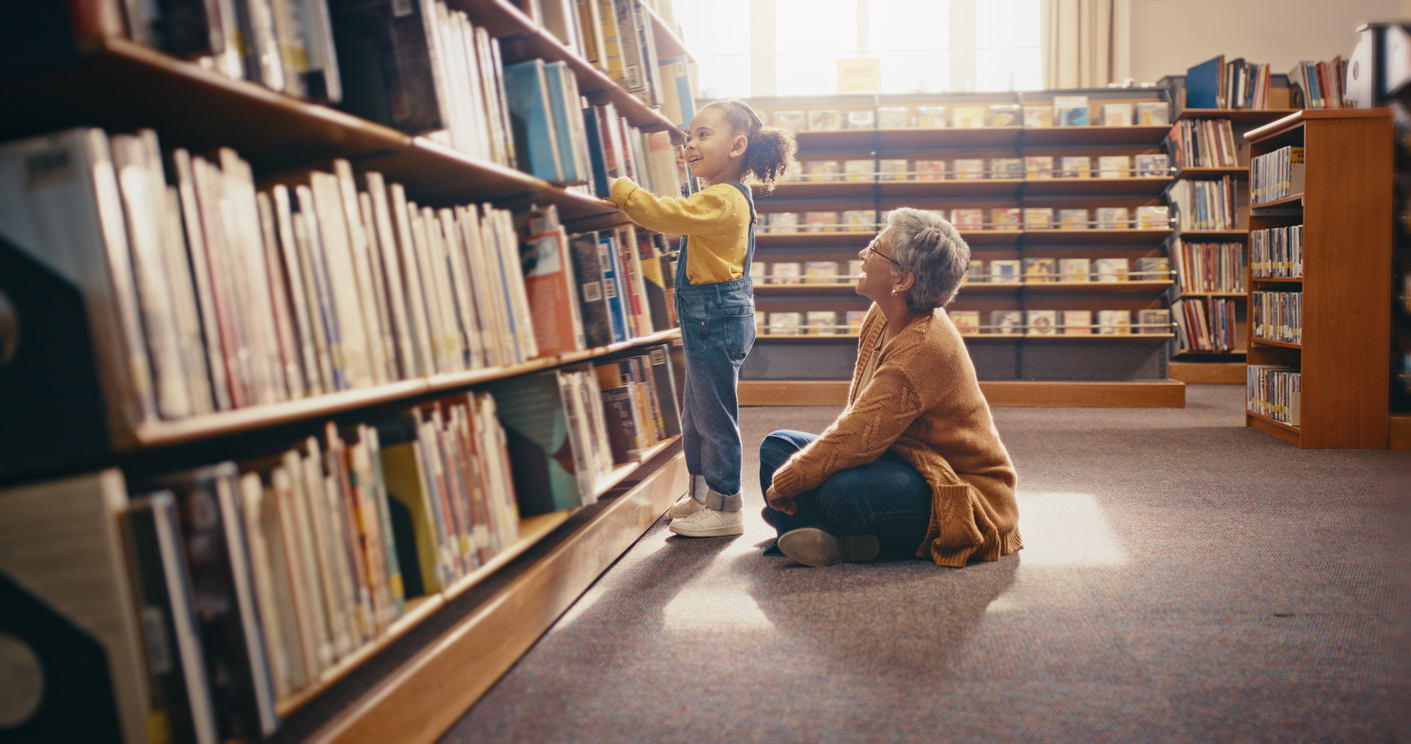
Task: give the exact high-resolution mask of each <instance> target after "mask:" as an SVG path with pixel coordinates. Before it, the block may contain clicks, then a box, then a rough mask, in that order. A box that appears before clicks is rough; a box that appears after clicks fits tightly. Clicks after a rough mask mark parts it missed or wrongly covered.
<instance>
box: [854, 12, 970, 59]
mask: <svg viewBox="0 0 1411 744" xmlns="http://www.w3.org/2000/svg"><path fill="white" fill-rule="evenodd" d="M982 4H983V3H982ZM948 48H950V2H949V0H868V3H867V50H868V52H888V51H906V50H913V49H928V50H942V49H948ZM883 68H884V69H883V73H882V74H883V75H885V74H886V70H885V65H883Z"/></svg>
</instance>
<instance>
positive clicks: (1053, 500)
mask: <svg viewBox="0 0 1411 744" xmlns="http://www.w3.org/2000/svg"><path fill="white" fill-rule="evenodd" d="M1017 499H1018V501H1019V534H1020V535H1022V536H1023V538H1024V549H1023V550H1022V551H1020V554H1019V560H1020V564H1021V565H1022V566H1023V567H1024V568H1032V567H1035V566H1037V567H1040V568H1043V567H1049V566H1062V567H1075V566H1122V565H1126V564H1127V563H1128V561H1129V559H1128V557H1127V553H1126V551H1124V550H1123V549H1122V544H1121V543H1120V542H1119V541H1118V539H1117V534H1116V533H1115V532H1113V531H1112V525H1110V524H1108V521H1107V516H1106V514H1104V513H1103V510H1102V506H1100V505H1099V504H1098V502H1097V497H1095V496H1093V495H1092V494H1090V493H1025V492H1023V491H1020V492H1019V493H1018V494H1017Z"/></svg>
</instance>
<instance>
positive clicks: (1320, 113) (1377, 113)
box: [1244, 108, 1391, 142]
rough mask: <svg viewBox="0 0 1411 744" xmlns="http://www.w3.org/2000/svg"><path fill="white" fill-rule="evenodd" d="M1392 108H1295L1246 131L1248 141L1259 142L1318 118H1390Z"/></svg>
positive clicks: (1245, 135)
mask: <svg viewBox="0 0 1411 744" xmlns="http://www.w3.org/2000/svg"><path fill="white" fill-rule="evenodd" d="M1390 118H1391V109H1384V108H1382V109H1293V111H1292V113H1290V114H1289V115H1288V116H1285V117H1283V118H1281V119H1278V120H1277V121H1272V122H1270V123H1268V124H1265V125H1264V126H1262V127H1259V128H1258V129H1251V130H1250V131H1248V132H1245V133H1244V139H1245V141H1246V142H1259V141H1262V140H1266V139H1269V138H1270V137H1277V136H1279V135H1281V134H1283V133H1285V132H1289V131H1292V130H1294V129H1298V128H1300V127H1302V126H1303V124H1304V122H1307V121H1312V120H1317V119H1390Z"/></svg>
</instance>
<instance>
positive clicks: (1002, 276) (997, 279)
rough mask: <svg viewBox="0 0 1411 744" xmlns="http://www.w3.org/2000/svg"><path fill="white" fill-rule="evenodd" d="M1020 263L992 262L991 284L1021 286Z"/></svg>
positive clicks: (1012, 261) (1012, 260)
mask: <svg viewBox="0 0 1411 744" xmlns="http://www.w3.org/2000/svg"><path fill="white" fill-rule="evenodd" d="M1020 281H1021V278H1020V276H1019V261H1017V260H1014V259H1007V258H1005V259H999V258H997V259H995V260H993V261H991V262H990V282H991V283H992V284H1019V283H1020Z"/></svg>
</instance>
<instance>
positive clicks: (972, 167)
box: [954, 158, 985, 181]
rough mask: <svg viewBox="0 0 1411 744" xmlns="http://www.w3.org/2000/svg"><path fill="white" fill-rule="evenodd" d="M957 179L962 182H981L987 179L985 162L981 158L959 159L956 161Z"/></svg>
mask: <svg viewBox="0 0 1411 744" xmlns="http://www.w3.org/2000/svg"><path fill="white" fill-rule="evenodd" d="M954 166H955V177H956V179H957V180H960V181H980V180H983V179H984V178H985V161H984V160H983V159H980V158H958V159H956V160H955V161H954Z"/></svg>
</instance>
